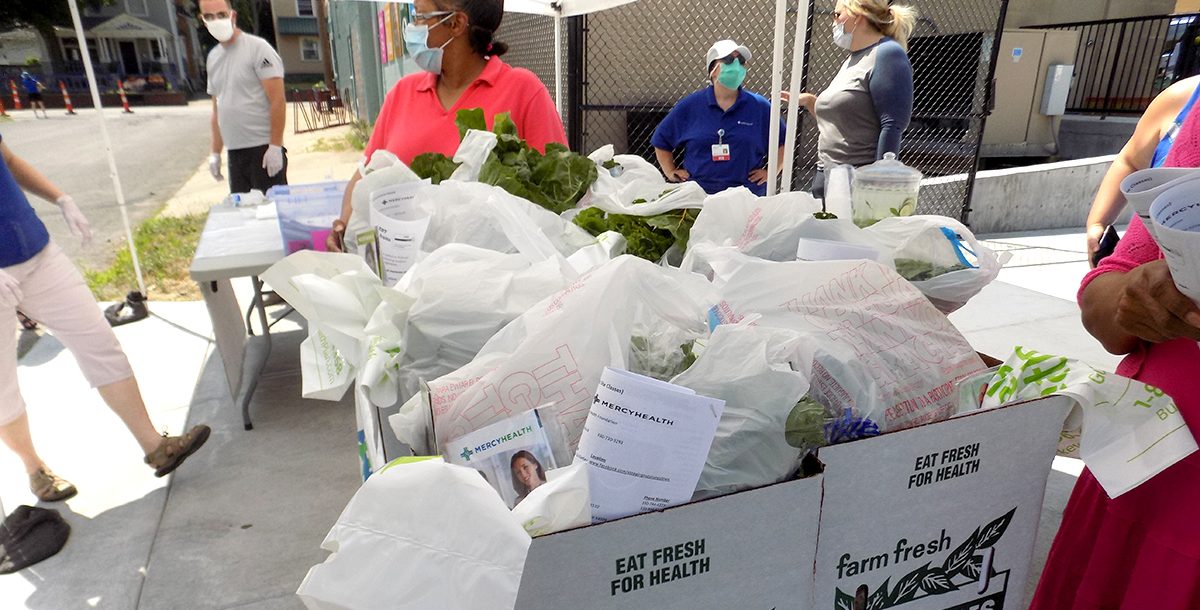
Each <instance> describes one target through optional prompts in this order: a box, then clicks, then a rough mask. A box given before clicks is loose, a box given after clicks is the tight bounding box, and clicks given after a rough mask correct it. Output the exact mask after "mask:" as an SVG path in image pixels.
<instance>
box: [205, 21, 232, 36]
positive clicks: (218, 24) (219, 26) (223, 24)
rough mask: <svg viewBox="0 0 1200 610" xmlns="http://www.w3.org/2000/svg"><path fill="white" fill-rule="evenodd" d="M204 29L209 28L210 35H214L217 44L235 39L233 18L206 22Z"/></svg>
mask: <svg viewBox="0 0 1200 610" xmlns="http://www.w3.org/2000/svg"><path fill="white" fill-rule="evenodd" d="M204 27H206V28H208V33H209V34H212V37H213V38H216V39H217V42H226V41H228V40H229V39H230V38H233V18H232V17H230V18H228V19H213V20H212V21H205V22H204Z"/></svg>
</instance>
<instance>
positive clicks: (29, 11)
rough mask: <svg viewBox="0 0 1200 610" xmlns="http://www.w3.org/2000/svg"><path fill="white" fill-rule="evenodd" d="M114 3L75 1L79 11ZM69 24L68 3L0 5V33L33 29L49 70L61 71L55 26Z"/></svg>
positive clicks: (16, 0) (23, 0) (19, 0)
mask: <svg viewBox="0 0 1200 610" xmlns="http://www.w3.org/2000/svg"><path fill="white" fill-rule="evenodd" d="M114 1H115V0H78V2H79V8H80V10H83V9H84V8H85V7H92V8H100V7H102V6H109V5H111V4H113V3H114ZM70 23H71V9H70V8H69V7H68V4H67V0H3V1H2V2H0V30H7V29H12V28H21V27H32V28H34V29H35V30H37V32H38V34H39V35H40V36H41V37H42V42H43V43H44V44H45V46H46V52H47V53H49V54H50V70H51V71H52V72H62V71H63V63H64V62H63V56H62V47H61V46H60V45H59V44H58V36H57V35H55V33H54V26H56V25H68V24H70Z"/></svg>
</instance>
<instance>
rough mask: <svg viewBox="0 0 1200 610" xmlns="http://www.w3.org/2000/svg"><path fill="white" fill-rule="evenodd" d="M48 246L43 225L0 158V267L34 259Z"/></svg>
mask: <svg viewBox="0 0 1200 610" xmlns="http://www.w3.org/2000/svg"><path fill="white" fill-rule="evenodd" d="M0 141H3V138H2V137H0ZM48 243H50V234H49V233H48V232H47V231H46V225H44V224H42V221H41V219H39V218H38V217H37V214H35V213H34V212H33V206H31V205H29V199H27V198H26V197H25V192H24V191H22V190H21V187H20V186H18V185H17V181H16V179H15V178H13V175H12V172H11V171H9V169H8V163H7V162H6V161H5V160H4V159H3V158H0V268H3V267H11V266H13V265H17V264H20V263H23V262H25V261H27V260H29V259H31V258H33V255H35V254H37V253H38V252H41V251H42V248H45V247H46V244H48Z"/></svg>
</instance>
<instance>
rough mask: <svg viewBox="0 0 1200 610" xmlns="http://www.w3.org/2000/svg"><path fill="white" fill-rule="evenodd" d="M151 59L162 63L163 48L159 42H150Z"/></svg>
mask: <svg viewBox="0 0 1200 610" xmlns="http://www.w3.org/2000/svg"><path fill="white" fill-rule="evenodd" d="M150 57H152V58H154V60H155V61H162V59H163V52H162V46H161V45H159V44H158V41H157V40H151V41H150Z"/></svg>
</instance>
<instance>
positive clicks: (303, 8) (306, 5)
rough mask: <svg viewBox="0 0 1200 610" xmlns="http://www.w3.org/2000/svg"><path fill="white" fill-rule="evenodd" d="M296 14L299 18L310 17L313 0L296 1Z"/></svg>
mask: <svg viewBox="0 0 1200 610" xmlns="http://www.w3.org/2000/svg"><path fill="white" fill-rule="evenodd" d="M296 14H297V15H300V16H301V17H312V16H313V0H296Z"/></svg>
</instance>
